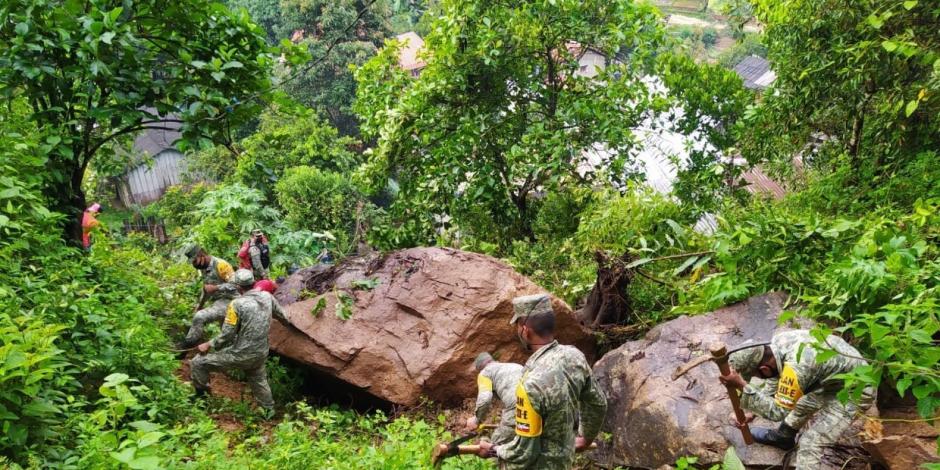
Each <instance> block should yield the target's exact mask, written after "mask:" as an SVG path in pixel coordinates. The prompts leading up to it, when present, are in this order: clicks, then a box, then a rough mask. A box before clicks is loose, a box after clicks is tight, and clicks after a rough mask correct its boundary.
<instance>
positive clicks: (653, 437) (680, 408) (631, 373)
mask: <svg viewBox="0 0 940 470" xmlns="http://www.w3.org/2000/svg"><path fill="white" fill-rule="evenodd" d="M785 302H786V296H785V295H783V294H779V293H774V294H768V295H763V296H760V297H754V298H751V299H748V300H747V301H745V302H742V303H739V304H736V305H733V306H730V307H727V308H723V309H721V310H718V311H716V312H713V313H710V314H707V315H699V316H694V317H685V316H683V317H680V318H677V319H675V320H671V321H669V322H666V323H663V324H661V325H659V326H657V327H655V328H653V329H652V330H650V331H649V332H648V333H647V334H646V336H645V337H644V338H643V339H640V340H637V341H631V342H628V343H625V344H623V345H622V346H620V347H619V348H617V349H615V350H613V351H611V352H609V353H607V354H606V355H604V357H602V358H601V359H600V360H598V361H597V363H596V364H595V365H594V376H595V378H596V379H597V380H598V382H599V383H600V386H601V387H602V388H603V389H604V391H605V392H606V394H607V399H608V410H607V420H606V423H605V425H604V432H609V433H611V439H610V441H609V442H602V443H601V445H600V449H599V450H598V451H597V452H596V455H595V458H596V460H597V461H598V462H600V463H602V464H605V465H607V466H610V467H614V466H618V465H620V466H628V467H631V468H632V467H639V468H659V467H661V466H663V465H670V464H673V463H675V462H676V460H677V459H678V458H680V457H682V456H697V457H698V458H699V463H701V464H711V463H717V462H721V460H722V458H723V456H724V454H725V451H726V450H727V448H728V446H729V445H734V446H735V448H736V450H737V454H738V456H739V457H741V459H742V461H744V463H745V464H747V465H749V466H751V465H753V466H764V465H779V464H780V462H781V461H782V458H783V453H782V452H780V451H777V450H776V449H774V448H771V447H768V446H762V445H754V446H747V445H745V444H744V442H743V440H742V438H741V434H740V431H738V429H737V428H735V427H733V426H732V425H731V424H730V415H731V402H730V401H729V399H728V394H727V392H726V391H725V388H724V387H722V386H721V385H720V384H719V383H718V378H717V377H718V369H717V367H716V366H715V365H714V364H710V363H706V364H702V365H700V366H699V367H697V368H695V369H692V370H691V371H690V372H689V373H687V374H686V375H684V376H682V377H680V378H679V379H678V380H673V379H672V377H671V374H672V373H673V372H674V371H675V370H676V368H677V367H678V366H680V365H682V364H684V363H686V362H687V361H689V360H691V359H694V358H696V357H698V356H699V355H701V354H708V348H709V346H710V345H711V344H712V343H714V342H716V341H722V342H724V343H725V344H727V345H728V346H729V347H731V346H734V345H737V344H739V343H742V342H744V341H745V340H747V339H754V340H756V341H767V340H769V339H770V338H771V336H772V335H773V333H774V332H775V331H777V330H779V329H782V327H779V326H778V324H777V316H778V315H779V313H780V311H781V310H782V308H783V305H784V303H785ZM765 425H768V424H766V423H765Z"/></svg>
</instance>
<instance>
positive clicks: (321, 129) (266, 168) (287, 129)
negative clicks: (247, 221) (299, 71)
mask: <svg viewBox="0 0 940 470" xmlns="http://www.w3.org/2000/svg"><path fill="white" fill-rule="evenodd" d="M355 145H356V141H355V139H353V138H351V137H340V136H339V133H338V131H337V130H336V129H335V128H334V127H332V126H330V125H329V124H328V123H326V122H324V121H322V120H321V119H320V118H319V117H317V115H316V114H315V113H314V112H312V111H304V112H300V113H299V114H296V115H294V114H276V113H272V114H267V115H265V116H263V117H262V119H261V126H260V128H259V129H258V131H257V132H256V133H254V134H252V135H251V136H249V137H247V138H245V139H244V140H242V142H241V144H240V146H241V147H242V149H243V150H242V152H241V154H240V155H239V156H238V163H237V166H236V167H235V173H234V174H233V175H232V180H233V181H235V182H238V183H241V184H243V185H246V186H249V187H253V188H257V189H260V190H261V191H262V192H263V193H264V194H265V196H266V197H268V198H271V199H273V192H274V185H275V184H276V183H277V181H278V180H279V179H280V178H282V177H283V176H284V174H285V173H286V172H287V170H288V169H289V168H293V167H296V166H315V167H317V168H320V169H323V170H325V171H335V172H340V173H343V172H348V171H351V170H352V169H353V168H355V167H356V166H357V165H358V164H359V163H360V159H359V156H358V155H357V154H355V153H353V152H352V151H351V150H350V149H351V148H352V147H353V146H355Z"/></svg>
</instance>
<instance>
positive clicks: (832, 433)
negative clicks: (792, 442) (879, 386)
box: [788, 388, 874, 470]
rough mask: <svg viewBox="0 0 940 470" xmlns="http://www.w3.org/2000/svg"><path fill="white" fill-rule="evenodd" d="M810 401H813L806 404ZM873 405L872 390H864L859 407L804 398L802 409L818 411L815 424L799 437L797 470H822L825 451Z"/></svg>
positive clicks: (834, 400)
mask: <svg viewBox="0 0 940 470" xmlns="http://www.w3.org/2000/svg"><path fill="white" fill-rule="evenodd" d="M807 398H813V399H811V400H807ZM804 401H805V402H806V403H804ZM873 401H874V393H873V391H872V390H871V389H870V388H868V389H865V392H864V393H863V394H862V397H861V399H860V400H859V402H858V403H852V402H849V403H845V404H843V403H841V402H839V399H838V398H836V396H835V395H824V396H821V397H819V398H816V397H811V396H810V395H806V396H804V397H803V399H801V400H800V402H799V403H800V405H799V406H806V407H808V408H816V410H817V411H816V412H815V413H813V415H812V416H813V417H812V421H810V423H809V424H808V425H807V427H806V428H804V429H803V432H802V433H801V434H800V440H799V449H798V450H797V451H796V468H797V470H815V469H818V468H821V467H822V459H823V453H825V451H826V448H827V447H829V446H831V445H832V444H834V443H835V442H836V441H838V440H839V438H840V437H841V436H842V434H843V433H844V432H845V430H846V429H848V428H849V426H851V425H852V421H854V420H855V418H856V415H857V414H858V413H860V412H864V411H865V410H867V409H868V408H869V407H871V405H872V402H873ZM788 424H791V423H788ZM793 424H802V423H793Z"/></svg>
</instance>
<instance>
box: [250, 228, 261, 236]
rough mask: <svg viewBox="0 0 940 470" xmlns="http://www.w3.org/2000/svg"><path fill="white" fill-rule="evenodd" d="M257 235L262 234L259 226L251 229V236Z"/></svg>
mask: <svg viewBox="0 0 940 470" xmlns="http://www.w3.org/2000/svg"><path fill="white" fill-rule="evenodd" d="M258 235H264V231H263V230H261V229H260V228H256V229H254V230H252V231H251V236H253V237H257V236H258Z"/></svg>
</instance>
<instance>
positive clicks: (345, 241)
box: [275, 166, 369, 252]
mask: <svg viewBox="0 0 940 470" xmlns="http://www.w3.org/2000/svg"><path fill="white" fill-rule="evenodd" d="M275 193H276V194H277V201H278V204H279V205H280V206H281V207H283V208H284V211H285V213H286V216H287V217H286V218H287V222H288V223H289V224H291V226H293V227H295V228H298V229H306V230H312V231H316V232H329V233H331V234H332V235H333V236H334V237H336V244H337V246H338V247H339V251H340V252H346V251H347V250H348V247H349V244H350V243H351V242H352V238H353V235H354V234H355V230H356V221H357V217H358V218H359V219H360V220H361V219H362V218H363V216H364V215H365V213H364V208H365V206H366V205H367V204H369V203H368V201H367V200H366V199H365V197H364V196H363V195H362V194H361V193H360V192H359V190H358V189H357V188H356V186H355V185H354V184H353V183H352V182H351V181H350V179H349V177H348V176H346V175H342V174H339V173H333V172H329V171H321V170H319V169H317V168H315V167H311V166H299V167H294V168H291V169H289V170H288V171H287V173H286V174H285V175H284V177H283V178H282V179H281V180H280V181H278V183H277V186H276V188H275Z"/></svg>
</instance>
